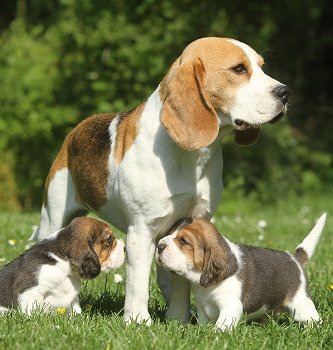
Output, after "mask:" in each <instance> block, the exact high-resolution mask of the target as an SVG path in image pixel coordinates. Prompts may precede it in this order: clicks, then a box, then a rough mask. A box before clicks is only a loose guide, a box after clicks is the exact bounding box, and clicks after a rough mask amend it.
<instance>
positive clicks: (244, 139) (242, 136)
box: [234, 127, 260, 146]
mask: <svg viewBox="0 0 333 350" xmlns="http://www.w3.org/2000/svg"><path fill="white" fill-rule="evenodd" d="M259 134H260V129H259V128H252V127H251V128H248V129H245V130H237V129H236V130H235V136H234V140H235V143H236V144H237V145H239V146H250V145H253V144H254V143H256V142H257V140H258V137H259Z"/></svg>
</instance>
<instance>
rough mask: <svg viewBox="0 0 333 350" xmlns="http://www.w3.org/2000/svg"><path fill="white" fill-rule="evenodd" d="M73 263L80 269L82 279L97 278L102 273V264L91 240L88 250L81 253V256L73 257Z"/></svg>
mask: <svg viewBox="0 0 333 350" xmlns="http://www.w3.org/2000/svg"><path fill="white" fill-rule="evenodd" d="M71 263H72V264H73V265H74V266H76V267H77V268H78V270H79V274H80V277H82V278H89V279H91V278H95V277H97V276H98V275H99V273H100V272H101V264H100V262H99V259H98V257H97V254H96V253H95V251H94V249H93V245H92V242H91V241H90V240H89V241H88V244H87V248H86V250H85V251H84V252H81V253H80V255H79V256H76V257H73V258H72V259H71Z"/></svg>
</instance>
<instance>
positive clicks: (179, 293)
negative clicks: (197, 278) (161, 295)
mask: <svg viewBox="0 0 333 350" xmlns="http://www.w3.org/2000/svg"><path fill="white" fill-rule="evenodd" d="M190 289H191V286H190V282H189V281H188V280H186V279H185V278H183V277H181V276H179V275H175V274H171V281H170V290H169V307H168V311H167V313H166V317H167V318H173V319H176V320H178V321H180V322H183V323H187V322H189V320H190Z"/></svg>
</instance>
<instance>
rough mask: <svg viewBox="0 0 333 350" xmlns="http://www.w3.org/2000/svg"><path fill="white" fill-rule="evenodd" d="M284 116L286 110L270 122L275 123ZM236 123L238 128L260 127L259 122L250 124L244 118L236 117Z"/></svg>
mask: <svg viewBox="0 0 333 350" xmlns="http://www.w3.org/2000/svg"><path fill="white" fill-rule="evenodd" d="M283 116H284V112H283V111H282V112H280V113H279V114H278V115H277V116H275V117H274V118H273V119H272V120H270V121H269V122H268V123H269V124H274V123H276V122H278V121H279V120H280V119H282V117H283ZM234 123H235V126H236V128H237V129H238V130H246V129H249V128H259V127H260V125H259V124H250V123H248V122H246V121H245V120H243V119H235V122H234Z"/></svg>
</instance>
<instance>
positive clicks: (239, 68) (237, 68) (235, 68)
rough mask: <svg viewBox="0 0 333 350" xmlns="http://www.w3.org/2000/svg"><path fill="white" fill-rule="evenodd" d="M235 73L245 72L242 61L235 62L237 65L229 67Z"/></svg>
mask: <svg viewBox="0 0 333 350" xmlns="http://www.w3.org/2000/svg"><path fill="white" fill-rule="evenodd" d="M231 69H232V70H233V71H234V72H235V73H237V74H247V73H248V72H247V69H246V67H245V66H244V64H243V63H240V64H237V66H235V67H232V68H231Z"/></svg>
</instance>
